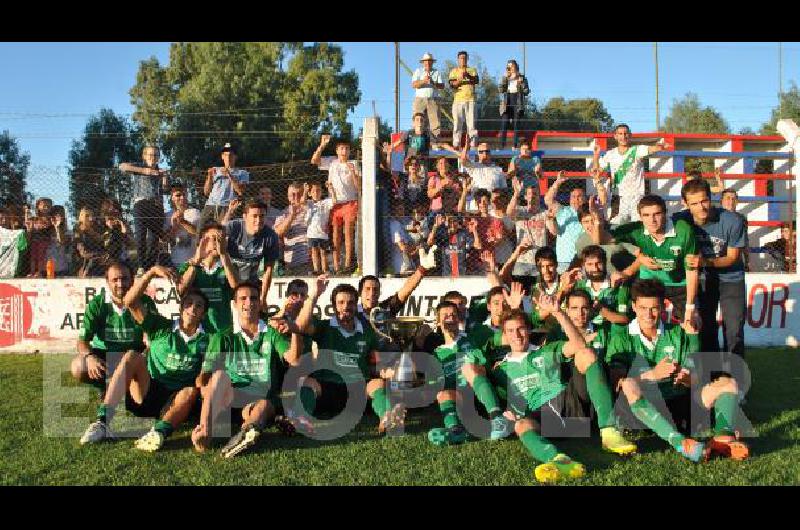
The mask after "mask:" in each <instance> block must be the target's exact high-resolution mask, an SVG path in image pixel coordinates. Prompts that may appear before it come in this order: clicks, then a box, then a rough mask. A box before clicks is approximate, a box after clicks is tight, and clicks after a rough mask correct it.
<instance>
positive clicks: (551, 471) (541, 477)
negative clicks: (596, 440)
mask: <svg viewBox="0 0 800 530" xmlns="http://www.w3.org/2000/svg"><path fill="white" fill-rule="evenodd" d="M585 473H586V468H585V467H583V464H581V463H580V462H575V461H574V460H572V459H571V458H570V457H568V456H567V455H565V454H563V453H559V454H557V455H556V457H555V458H553V459H552V460H551V461H549V462H547V463H546V464H540V465H538V466H536V469H535V470H534V472H533V474H534V476H536V480H538V481H539V482H542V483H552V482H559V481H560V480H563V479H567V478H580V477H582V476H583V475H584V474H585Z"/></svg>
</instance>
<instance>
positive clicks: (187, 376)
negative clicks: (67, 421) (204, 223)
mask: <svg viewBox="0 0 800 530" xmlns="http://www.w3.org/2000/svg"><path fill="white" fill-rule="evenodd" d="M156 276H158V277H161V278H166V279H168V280H170V281H172V282H173V283H174V282H175V279H176V276H175V273H174V272H173V271H172V270H171V269H168V268H166V267H161V266H155V267H153V268H152V269H150V270H149V271H148V272H147V273H146V274H145V275H144V276H142V277H141V278H139V279H138V280H137V281H136V283H135V284H134V285H133V287H131V289H130V290H129V291H128V292H127V293H126V295H125V299H124V301H125V305H126V307H127V308H128V309H129V310H130V312H131V316H133V318H134V320H135V321H136V322H137V323H138V324H139V325H140V326H141V327H142V330H143V331H144V332H145V333H147V336H148V339H149V341H150V347H149V349H148V350H146V352H145V353H138V352H135V351H129V352H127V353H126V354H125V355H124V356H123V357H122V360H121V362H120V365H119V367H118V368H117V370H115V371H114V375H113V376H112V377H111V381H110V382H109V384H108V388H107V391H106V394H105V398H104V400H103V403H102V404H101V405H100V407H99V409H98V412H97V421H95V422H94V423H92V424H91V425H89V427H88V428H87V429H86V432H85V433H84V435H83V436H82V437H81V440H80V443H81V444H87V443H96V442H100V441H102V440H105V439H109V438H114V435H113V433H112V432H111V429H110V428H109V425H110V424H111V420H112V418H113V415H114V411H115V408H116V407H117V405H118V404H119V403H120V402H121V401H122V400H123V398H124V399H125V406H126V408H127V409H128V410H129V411H130V412H132V413H133V414H134V415H136V416H144V417H160V419H159V420H158V421H156V423H155V426H154V427H153V428H152V429H151V430H150V432H148V433H147V434H145V435H144V436H142V437H141V438H139V439H138V440H137V441H136V443H135V447H136V448H137V449H140V450H142V451H149V452H152V451H157V450H158V449H160V448H161V446H162V445H163V444H164V440H166V438H168V437H169V436H170V434H172V432H173V430H174V429H175V428H176V427H177V426H178V425H180V424H181V423H183V421H185V420H186V418H187V417H188V416H189V413H190V412H191V410H192V407H193V406H194V404H195V402H196V401H197V397H198V395H199V393H198V390H197V389H196V388H195V377H196V376H197V374H198V373H199V372H200V367H201V365H202V362H203V357H204V355H205V352H206V348H207V346H208V342H209V337H208V335H207V334H206V333H205V332H204V331H203V326H202V325H201V321H202V320H203V318H204V317H205V313H206V310H207V309H208V299H207V298H206V297H205V295H203V293H202V292H200V291H198V290H190V291H188V292H187V293H186V294H185V295H184V296H183V298H182V299H181V305H180V309H181V312H180V320H179V322H178V324H173V323H172V321H171V320H169V319H167V318H165V317H163V316H162V315H160V314H159V313H157V312H156V311H155V310H153V309H152V308H150V307H149V305H147V304H144V303H142V296H143V293H144V291H145V289H146V288H147V285H148V283H150V280H151V279H152V278H154V277H156Z"/></svg>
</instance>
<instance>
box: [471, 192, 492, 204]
mask: <svg viewBox="0 0 800 530" xmlns="http://www.w3.org/2000/svg"><path fill="white" fill-rule="evenodd" d="M472 196H473V197H474V198H475V202H476V203H477V202H480V200H481V197H486V198H487V199H490V200H491V198H492V194H491V193H489V190H485V189H483V188H478V189H477V190H475V193H473V195H472Z"/></svg>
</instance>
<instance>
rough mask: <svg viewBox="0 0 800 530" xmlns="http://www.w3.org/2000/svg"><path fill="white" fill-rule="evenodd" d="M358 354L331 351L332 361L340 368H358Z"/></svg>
mask: <svg viewBox="0 0 800 530" xmlns="http://www.w3.org/2000/svg"><path fill="white" fill-rule="evenodd" d="M358 358H359V355H358V354H355V353H345V352H340V351H335V352H333V362H335V363H336V366H341V367H342V368H358Z"/></svg>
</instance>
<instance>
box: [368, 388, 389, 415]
mask: <svg viewBox="0 0 800 530" xmlns="http://www.w3.org/2000/svg"><path fill="white" fill-rule="evenodd" d="M372 410H373V411H375V414H376V415H377V416H378V418H383V416H384V415H385V414H386V411H387V410H389V396H388V395H387V394H386V389H384V388H379V389H378V390H376V391H375V392H373V393H372Z"/></svg>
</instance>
